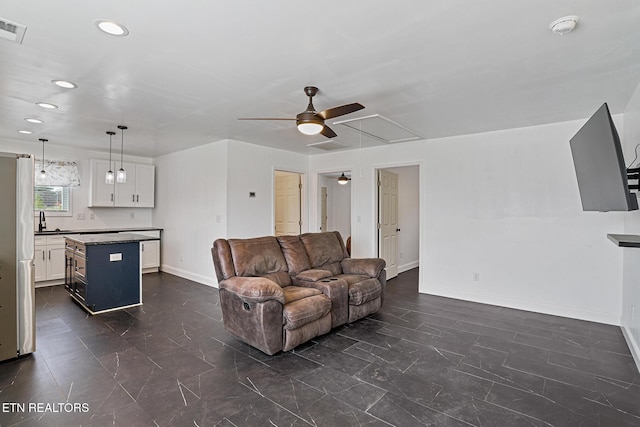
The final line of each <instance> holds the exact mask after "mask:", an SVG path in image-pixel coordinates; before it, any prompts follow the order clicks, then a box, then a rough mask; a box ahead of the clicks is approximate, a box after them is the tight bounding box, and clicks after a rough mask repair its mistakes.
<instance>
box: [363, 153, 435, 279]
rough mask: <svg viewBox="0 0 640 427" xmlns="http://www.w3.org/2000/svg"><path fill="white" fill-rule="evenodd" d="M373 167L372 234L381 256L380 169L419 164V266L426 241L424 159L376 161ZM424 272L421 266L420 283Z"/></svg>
mask: <svg viewBox="0 0 640 427" xmlns="http://www.w3.org/2000/svg"><path fill="white" fill-rule="evenodd" d="M371 166H372V169H373V182H372V183H371V191H372V194H373V201H374V206H373V208H374V209H372V211H373V212H372V224H373V230H371V231H372V236H373V240H372V241H373V242H375V244H376V256H379V254H378V248H379V242H378V239H379V237H380V233H379V231H378V209H379V208H380V200H379V197H378V196H379V194H378V171H379V170H381V169H391V168H402V167H411V166H417V167H418V188H419V201H418V203H419V211H420V212H419V214H418V215H419V222H418V234H419V239H418V241H419V244H418V267H420V266H421V260H422V255H423V252H422V242H423V241H424V237H425V236H424V233H425V228H426V227H424V226H423V221H424V214H425V210H426V209H425V206H426V200H427V196H426V193H425V189H424V188H423V186H422V183H423V181H424V173H425V172H424V163H423V162H422V161H417V162H393V163H375V164H372V165H371ZM399 189H400V187H398V190H399ZM423 274H424V269H423V268H420V270H419V275H418V281H419V283H422V278H423Z"/></svg>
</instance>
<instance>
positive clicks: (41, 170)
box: [38, 138, 49, 180]
mask: <svg viewBox="0 0 640 427" xmlns="http://www.w3.org/2000/svg"><path fill="white" fill-rule="evenodd" d="M38 141H40V142H42V169H40V179H41V180H44V179H45V178H46V177H47V172H46V171H45V170H44V143H45V142H48V141H49V140H48V139H44V138H40V139H39V140H38Z"/></svg>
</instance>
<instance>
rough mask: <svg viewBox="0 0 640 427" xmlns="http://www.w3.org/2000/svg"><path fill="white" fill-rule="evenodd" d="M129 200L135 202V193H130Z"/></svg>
mask: <svg viewBox="0 0 640 427" xmlns="http://www.w3.org/2000/svg"><path fill="white" fill-rule="evenodd" d="M131 201H132V202H135V201H136V195H135V194H132V195H131Z"/></svg>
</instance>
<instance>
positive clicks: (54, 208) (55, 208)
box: [33, 185, 72, 216]
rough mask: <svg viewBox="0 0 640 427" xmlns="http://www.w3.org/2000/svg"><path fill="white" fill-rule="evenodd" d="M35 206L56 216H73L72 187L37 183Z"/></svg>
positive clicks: (37, 209) (37, 210)
mask: <svg viewBox="0 0 640 427" xmlns="http://www.w3.org/2000/svg"><path fill="white" fill-rule="evenodd" d="M34 190H35V191H34V198H33V208H34V210H35V211H36V213H37V212H40V211H43V212H47V213H49V214H53V215H54V216H71V215H72V212H71V187H60V186H53V185H36V186H35V188H34Z"/></svg>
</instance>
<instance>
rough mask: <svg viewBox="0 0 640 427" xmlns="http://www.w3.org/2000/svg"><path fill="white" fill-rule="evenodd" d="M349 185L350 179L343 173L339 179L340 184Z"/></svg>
mask: <svg viewBox="0 0 640 427" xmlns="http://www.w3.org/2000/svg"><path fill="white" fill-rule="evenodd" d="M348 183H349V178H348V177H347V176H346V175H345V174H344V172H342V175H340V177H339V178H338V184H340V185H346V184H348Z"/></svg>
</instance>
